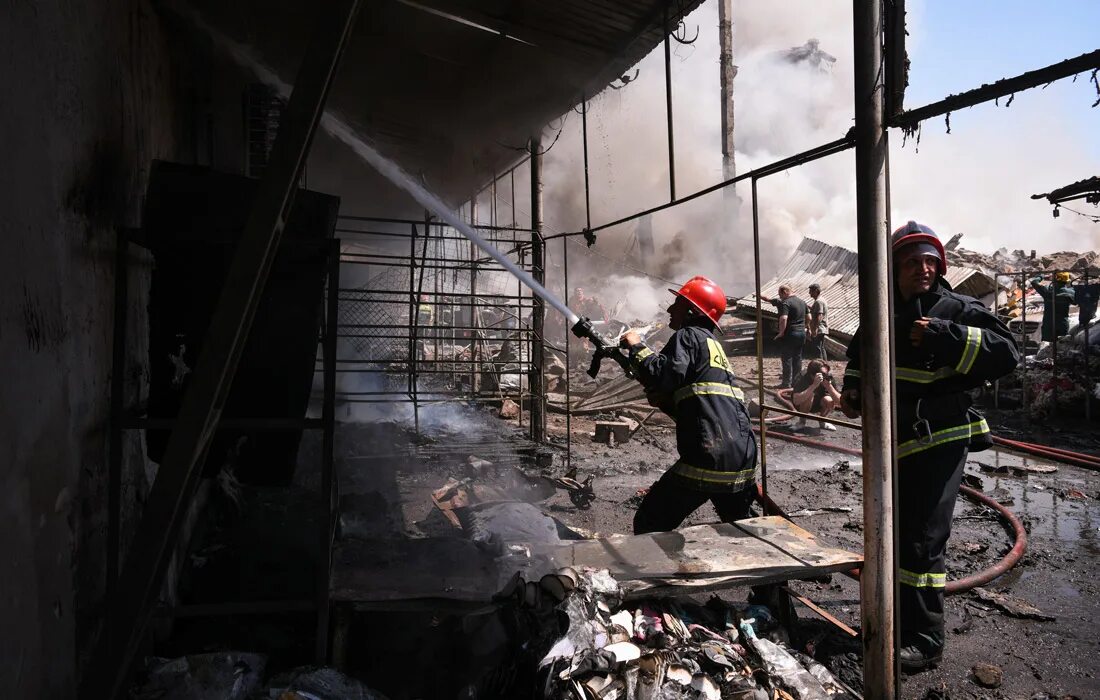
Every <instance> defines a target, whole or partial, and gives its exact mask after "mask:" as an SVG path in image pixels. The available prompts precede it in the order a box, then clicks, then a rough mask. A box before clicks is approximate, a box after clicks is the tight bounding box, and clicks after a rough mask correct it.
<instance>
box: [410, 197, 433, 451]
mask: <svg viewBox="0 0 1100 700" xmlns="http://www.w3.org/2000/svg"><path fill="white" fill-rule="evenodd" d="M429 223H431V221H430V218H426V219H425V223H424V245H423V246H422V248H421V251H420V277H419V278H418V280H417V282H416V319H415V320H414V321H413V324H412V337H413V350H414V353H413V360H412V363H411V368H412V375H413V377H412V398H413V431H414V434H415V435H417V436H419V435H420V405H419V404H418V403H417V402H416V397H417V395H418V394H419V392H420V386H419V374H420V367H419V363H420V305H421V300H422V298H423V296H424V258H425V257H426V256H427V255H428V239H429V238H430V237H431V235H432V230H431V227H430V226H428V224H429ZM433 316H434V312H433Z"/></svg>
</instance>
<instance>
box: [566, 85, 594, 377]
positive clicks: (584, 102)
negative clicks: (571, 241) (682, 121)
mask: <svg viewBox="0 0 1100 700" xmlns="http://www.w3.org/2000/svg"><path fill="white" fill-rule="evenodd" d="M581 144H582V145H583V147H584V228H585V230H587V229H590V228H592V202H591V199H590V196H591V195H590V190H589V188H588V99H587V98H586V97H585V96H584V95H581ZM566 286H567V287H568V285H566ZM568 291H569V290H568V288H567V289H566V292H567V293H568ZM568 305H569V303H568V302H566V306H568ZM565 337H566V343H568V342H569V341H568V339H569V333H566V334H565ZM565 362H566V364H569V360H568V358H567V359H566V361H565ZM566 374H568V372H566Z"/></svg>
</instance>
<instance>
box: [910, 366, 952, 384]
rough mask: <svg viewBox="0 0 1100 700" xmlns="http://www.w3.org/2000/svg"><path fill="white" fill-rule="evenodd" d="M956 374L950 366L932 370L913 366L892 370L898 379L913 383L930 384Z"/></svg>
mask: <svg viewBox="0 0 1100 700" xmlns="http://www.w3.org/2000/svg"><path fill="white" fill-rule="evenodd" d="M956 374H958V372H956V371H955V370H954V369H953V368H951V367H940V368H939V369H937V370H936V371H934V372H929V371H928V370H923V369H915V368H913V367H898V368H896V369H895V370H894V376H895V377H897V378H898V380H899V381H903V382H913V383H914V384H931V383H932V382H934V381H936V380H937V379H946V378H948V377H954V376H955V375H956Z"/></svg>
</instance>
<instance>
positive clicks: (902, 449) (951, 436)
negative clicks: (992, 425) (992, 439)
mask: <svg viewBox="0 0 1100 700" xmlns="http://www.w3.org/2000/svg"><path fill="white" fill-rule="evenodd" d="M988 432H989V424H988V423H986V422H985V418H982V419H981V420H979V421H975V422H974V423H966V424H964V425H957V426H955V427H953V428H944V429H943V430H937V431H936V432H934V433H932V439H931V440H929V441H928V442H921V441H920V440H908V441H906V442H903V443H901V444H900V445H898V459H901V458H902V457H909V456H910V455H915V454H917V453H918V452H924V451H925V450H930V449H932V448H933V447H939V446H940V445H944V444H947V443H949V442H955V441H957V440H969V439H970V438H971V437H973V436H975V435H984V434H985V433H988Z"/></svg>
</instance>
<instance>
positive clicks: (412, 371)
mask: <svg viewBox="0 0 1100 700" xmlns="http://www.w3.org/2000/svg"><path fill="white" fill-rule="evenodd" d="M409 234H410V235H409V327H410V328H412V326H413V325H414V324H415V323H416V313H417V310H418V306H419V305H420V300H419V299H417V298H416V224H409ZM405 340H406V342H405V347H406V352H407V353H408V357H409V360H408V367H409V371H408V373H407V374H406V375H405V393H406V394H408V396H409V399H410V400H412V398H413V392H414V389H413V386H414V385H415V383H416V338H414V337H413V334H412V333H409V335H408V337H407V338H406V339H405ZM413 412H414V413H415V411H413ZM419 434H420V431H417V435H419Z"/></svg>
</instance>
